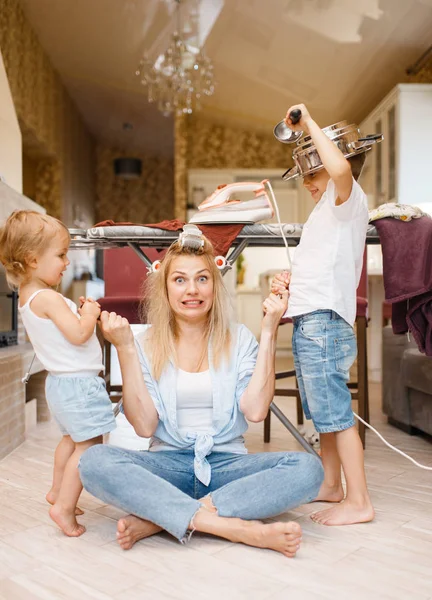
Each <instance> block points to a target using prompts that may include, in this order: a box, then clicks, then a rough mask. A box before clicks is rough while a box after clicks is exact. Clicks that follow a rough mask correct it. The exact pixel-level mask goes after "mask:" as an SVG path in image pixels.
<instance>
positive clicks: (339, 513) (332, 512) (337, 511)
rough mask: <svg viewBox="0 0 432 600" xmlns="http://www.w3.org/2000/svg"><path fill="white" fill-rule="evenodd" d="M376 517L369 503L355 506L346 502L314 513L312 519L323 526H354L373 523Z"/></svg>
mask: <svg viewBox="0 0 432 600" xmlns="http://www.w3.org/2000/svg"><path fill="white" fill-rule="evenodd" d="M374 516H375V512H374V509H373V506H372V504H371V503H370V502H369V501H366V502H364V503H363V504H355V503H354V502H350V501H349V500H345V501H344V502H341V503H340V504H338V505H337V506H333V507H332V508H327V509H326V510H320V511H319V512H316V513H314V514H313V515H311V519H312V520H313V521H315V523H320V524H321V525H354V524H355V523H367V522H369V521H372V519H373V518H374Z"/></svg>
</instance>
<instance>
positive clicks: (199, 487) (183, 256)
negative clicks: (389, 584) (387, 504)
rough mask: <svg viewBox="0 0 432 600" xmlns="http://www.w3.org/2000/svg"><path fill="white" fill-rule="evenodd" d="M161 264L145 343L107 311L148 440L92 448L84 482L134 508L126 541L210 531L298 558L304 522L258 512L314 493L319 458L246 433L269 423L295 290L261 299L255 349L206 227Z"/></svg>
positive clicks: (126, 390) (124, 528)
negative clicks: (280, 340) (251, 447)
mask: <svg viewBox="0 0 432 600" xmlns="http://www.w3.org/2000/svg"><path fill="white" fill-rule="evenodd" d="M158 266H159V267H160V268H159V269H158V270H155V271H154V272H153V273H152V274H151V275H150V277H149V281H148V282H147V283H149V286H150V289H149V293H148V298H149V299H150V300H149V304H148V306H147V307H146V309H147V310H146V315H147V321H148V322H149V323H150V324H151V327H148V328H147V329H146V331H145V332H143V333H142V334H140V335H139V336H138V338H137V340H136V341H135V340H134V337H133V334H132V332H131V329H130V326H129V323H128V322H127V320H126V319H124V318H122V317H120V316H119V315H117V314H115V313H107V312H103V313H102V315H101V327H102V331H103V333H104V336H105V338H106V339H107V340H108V341H110V342H111V343H112V344H114V346H115V347H116V349H117V352H118V356H119V361H120V367H121V372H122V378H123V403H124V412H125V414H126V417H127V419H128V420H129V421H130V423H131V424H132V426H133V427H134V429H135V431H136V433H137V434H138V435H139V436H142V437H149V438H151V441H150V448H149V450H148V451H132V450H125V449H121V448H116V447H112V446H95V447H93V448H90V449H89V450H87V451H86V452H85V454H84V455H83V457H82V458H81V462H80V474H81V479H82V482H83V484H84V487H85V489H86V490H88V491H89V492H90V493H91V494H93V495H94V496H96V497H98V498H100V499H101V500H103V501H104V502H107V503H109V504H113V505H114V506H117V507H119V508H121V509H123V510H124V511H126V512H128V513H130V515H129V516H127V517H125V518H122V519H120V520H119V522H118V527H117V537H118V542H119V544H120V546H121V547H122V548H123V549H129V548H131V547H132V546H133V544H134V543H135V542H136V541H138V540H139V539H142V538H145V537H148V536H151V535H153V534H155V533H157V532H159V531H161V530H166V531H168V532H169V533H171V534H172V535H173V536H175V537H176V538H177V539H179V540H180V541H184V540H186V539H188V537H190V535H191V532H193V531H202V532H205V533H210V534H213V535H216V536H219V537H223V538H226V539H228V540H231V541H233V542H242V543H244V544H248V545H250V546H256V547H259V548H271V549H273V550H276V551H279V552H281V553H282V554H284V555H286V556H289V557H293V556H295V554H296V552H297V550H298V549H299V547H300V541H301V529H300V526H299V525H298V523H293V522H276V523H271V524H263V523H261V522H260V521H259V520H260V519H266V518H268V517H274V516H276V515H279V514H281V513H283V512H286V511H288V510H290V509H292V508H294V507H296V506H299V505H300V504H304V503H307V502H310V501H311V500H313V499H314V498H315V497H316V495H317V494H318V491H319V489H320V486H321V483H322V481H323V469H322V466H321V462H320V460H319V459H318V458H316V457H314V456H312V455H311V454H307V453H304V452H266V453H259V454H247V450H246V448H245V445H244V439H243V434H244V433H245V431H246V430H247V427H248V426H247V420H249V421H252V422H254V423H258V422H260V421H263V420H264V418H265V417H266V415H267V412H268V410H269V406H270V403H271V401H272V399H273V394H274V384H275V351H276V336H277V330H278V324H279V321H280V318H281V316H282V315H283V313H284V312H285V310H286V308H287V301H288V294H287V292H284V293H282V295H281V296H275V295H274V294H270V296H269V297H268V298H267V299H266V300H265V301H264V304H263V309H264V317H263V321H262V329H261V341H260V346H259V348H258V344H257V342H256V340H255V337H254V336H253V334H252V333H251V332H250V331H249V330H248V329H247V328H246V327H245V326H244V325H233V324H231V323H230V322H229V317H228V315H229V307H228V295H227V292H226V290H225V288H224V285H223V282H222V276H221V273H220V271H219V270H218V267H217V266H216V263H215V259H214V256H213V248H212V245H211V244H210V242H209V241H208V240H207V239H206V238H204V237H203V236H202V235H201V232H200V231H199V230H198V229H196V228H195V231H193V230H192V234H191V233H190V230H189V229H188V231H187V232H184V233H182V234H180V238H179V240H178V241H177V242H175V243H174V244H172V245H171V247H170V248H169V250H168V252H167V254H166V256H165V258H164V259H163V261H162V263H160V264H159V265H158ZM258 519H259V520H258ZM188 532H190V533H189V536H188V535H187V534H188Z"/></svg>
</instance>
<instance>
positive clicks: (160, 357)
mask: <svg viewBox="0 0 432 600" xmlns="http://www.w3.org/2000/svg"><path fill="white" fill-rule="evenodd" d="M203 239H204V246H203V247H202V248H199V249H192V248H190V247H182V246H181V244H180V242H179V241H177V242H174V243H173V244H172V245H171V246H170V247H169V249H168V251H167V253H166V255H165V257H164V259H163V260H162V262H161V265H160V268H159V270H158V271H157V272H155V273H152V274H150V275H149V277H148V279H147V280H145V281H144V284H143V298H142V301H141V321H142V322H143V323H150V324H151V325H152V327H150V328H149V329H148V331H147V334H146V336H145V341H144V346H145V350H146V352H147V354H148V355H149V356H150V357H151V364H152V371H153V376H154V378H155V379H156V380H158V379H159V378H160V376H161V374H162V371H163V369H164V367H165V366H166V364H167V362H168V361H169V359H170V358H175V356H174V347H175V345H174V344H175V340H176V339H177V337H178V335H179V332H178V327H177V323H176V318H175V314H174V312H173V310H172V308H171V305H170V303H169V299H168V287H167V280H168V275H169V273H170V270H171V265H172V263H173V261H174V260H175V259H176V258H178V257H179V256H184V255H189V256H200V257H202V258H203V259H204V261H205V263H206V266H207V268H208V269H209V271H210V273H211V275H212V278H213V302H212V306H211V309H210V310H209V313H208V321H207V339H209V340H210V341H211V344H212V351H213V362H214V364H215V366H216V368H217V367H218V366H219V364H220V362H221V360H222V356H223V355H225V356H226V357H227V358H228V357H229V351H230V345H231V334H230V320H229V312H230V311H229V302H228V293H227V290H226V288H225V286H224V283H223V281H222V275H221V273H220V271H219V269H218V268H217V266H216V264H215V261H214V250H213V246H212V244H211V243H210V242H209V240H208V239H207V238H205V237H204V236H203Z"/></svg>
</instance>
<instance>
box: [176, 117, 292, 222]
mask: <svg viewBox="0 0 432 600" xmlns="http://www.w3.org/2000/svg"><path fill="white" fill-rule="evenodd" d="M291 165H292V158H291V151H290V149H289V148H288V146H286V145H285V144H281V143H280V142H278V141H277V140H276V139H275V138H274V136H273V132H272V131H269V132H268V133H265V134H264V133H259V132H256V131H252V130H249V129H241V128H235V127H230V126H224V125H221V124H219V123H214V122H212V121H210V120H209V119H208V118H205V117H203V116H202V115H198V116H191V117H177V119H176V139H175V193H176V201H175V208H176V217H177V218H179V219H183V218H184V215H185V214H186V203H187V172H188V169H225V168H229V169H249V168H250V169H265V168H269V169H282V170H286V169H288V168H289V167H290V166H291Z"/></svg>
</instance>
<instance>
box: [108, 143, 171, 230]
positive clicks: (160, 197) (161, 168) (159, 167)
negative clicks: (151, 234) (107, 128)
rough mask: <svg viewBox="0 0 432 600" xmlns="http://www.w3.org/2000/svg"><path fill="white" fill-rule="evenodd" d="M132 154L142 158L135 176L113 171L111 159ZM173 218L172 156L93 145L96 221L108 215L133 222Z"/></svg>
mask: <svg viewBox="0 0 432 600" xmlns="http://www.w3.org/2000/svg"><path fill="white" fill-rule="evenodd" d="M131 154H132V155H133V157H134V158H141V160H142V174H141V177H140V178H139V179H133V180H125V179H121V178H120V177H116V176H115V174H114V167H113V161H114V159H115V158H119V157H121V156H130V155H131ZM172 218H174V163H173V160H172V159H169V158H162V157H157V156H149V155H145V154H140V153H139V152H133V153H130V152H129V153H128V152H125V151H117V150H115V149H114V148H111V147H108V146H103V145H101V146H98V147H97V149H96V221H104V220H105V219H112V220H114V221H131V222H134V223H158V222H159V221H162V220H163V219H172Z"/></svg>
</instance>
